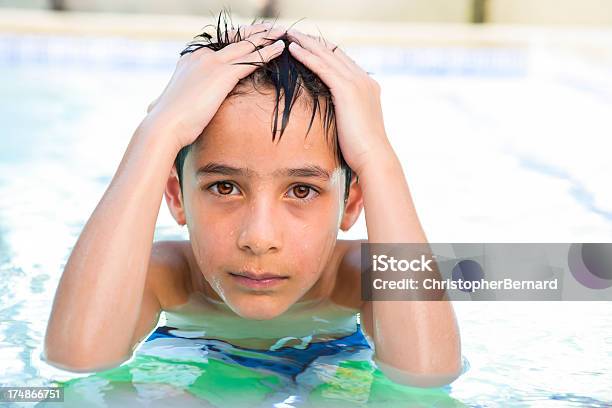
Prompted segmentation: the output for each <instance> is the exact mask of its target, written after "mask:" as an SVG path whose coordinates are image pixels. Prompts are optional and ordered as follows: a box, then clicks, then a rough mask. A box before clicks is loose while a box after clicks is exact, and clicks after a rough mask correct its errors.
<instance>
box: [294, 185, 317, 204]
mask: <svg viewBox="0 0 612 408" xmlns="http://www.w3.org/2000/svg"><path fill="white" fill-rule="evenodd" d="M290 191H291V192H292V193H293V194H292V195H293V198H297V199H298V200H303V201H310V200H312V199H313V198H314V197H316V195H317V194H318V191H317V190H315V189H314V188H312V187H310V186H307V185H304V184H301V185H297V186H294V187H292V188H291V190H290ZM311 192H312V193H314V194H313V196H312V197H309V195H310V193H311Z"/></svg>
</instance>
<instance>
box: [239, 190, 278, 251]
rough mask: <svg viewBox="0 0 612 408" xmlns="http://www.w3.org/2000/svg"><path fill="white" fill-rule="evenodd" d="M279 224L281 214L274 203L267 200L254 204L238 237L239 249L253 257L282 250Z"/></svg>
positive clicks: (250, 207)
mask: <svg viewBox="0 0 612 408" xmlns="http://www.w3.org/2000/svg"><path fill="white" fill-rule="evenodd" d="M278 224H279V214H278V212H277V210H276V209H275V207H274V205H273V203H272V202H270V201H268V200H266V199H260V200H257V202H252V203H251V204H250V206H249V209H248V210H247V211H246V214H245V216H244V220H243V223H242V229H241V231H240V234H239V235H238V242H237V244H238V247H239V248H240V249H241V250H243V251H249V252H251V253H252V254H253V255H263V254H266V253H268V252H276V251H278V250H280V248H281V232H280V229H279V225H278Z"/></svg>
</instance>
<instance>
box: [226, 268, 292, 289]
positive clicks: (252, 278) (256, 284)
mask: <svg viewBox="0 0 612 408" xmlns="http://www.w3.org/2000/svg"><path fill="white" fill-rule="evenodd" d="M230 276H232V278H234V280H235V281H236V282H237V283H238V284H240V285H242V286H244V287H247V288H249V289H252V290H261V289H270V288H272V287H275V286H277V285H280V284H281V283H283V282H285V281H287V279H289V277H288V276H282V275H275V274H272V273H267V272H264V273H255V272H253V271H240V272H230Z"/></svg>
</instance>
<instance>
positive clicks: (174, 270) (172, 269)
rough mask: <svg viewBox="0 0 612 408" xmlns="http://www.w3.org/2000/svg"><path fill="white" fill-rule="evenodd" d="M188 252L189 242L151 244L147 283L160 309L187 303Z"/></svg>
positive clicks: (189, 274)
mask: <svg viewBox="0 0 612 408" xmlns="http://www.w3.org/2000/svg"><path fill="white" fill-rule="evenodd" d="M189 251H191V247H190V246H189V241H156V242H154V243H153V247H152V249H151V261H150V264H149V271H148V276H147V281H148V284H149V285H150V287H151V289H152V290H153V291H154V292H155V294H156V296H157V298H158V300H159V303H160V306H161V308H162V309H167V308H169V307H174V306H177V305H180V304H183V303H185V302H187V299H188V297H189V294H190V293H191V291H192V289H191V287H192V286H191V279H190V276H191V273H190V266H189V265H190V258H189Z"/></svg>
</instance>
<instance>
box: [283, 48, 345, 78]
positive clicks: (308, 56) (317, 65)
mask: <svg viewBox="0 0 612 408" xmlns="http://www.w3.org/2000/svg"><path fill="white" fill-rule="evenodd" d="M289 51H290V52H291V54H292V55H293V56H294V57H295V58H296V59H297V60H298V61H300V62H301V63H302V64H304V65H305V66H306V68H308V69H310V70H311V71H312V72H314V73H315V74H317V75H318V76H319V78H321V80H322V81H323V82H324V83H325V85H327V86H328V87H329V88H330V89H331V88H332V84H334V83H336V82H337V79H338V74H337V73H338V70H337V69H335V68H333V67H330V66H329V64H328V62H327V60H325V59H323V58H321V57H320V56H318V55H316V54H313V53H312V52H310V51H309V50H307V49H305V48H303V47H301V46H300V45H299V44H298V43H297V42H291V43H290V44H289Z"/></svg>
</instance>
